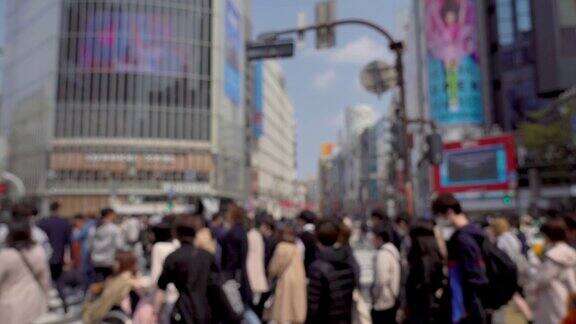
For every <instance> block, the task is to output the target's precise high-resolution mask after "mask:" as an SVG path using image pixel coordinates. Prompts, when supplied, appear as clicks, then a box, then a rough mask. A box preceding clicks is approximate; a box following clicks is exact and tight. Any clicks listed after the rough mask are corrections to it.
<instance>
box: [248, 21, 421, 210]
mask: <svg viewBox="0 0 576 324" xmlns="http://www.w3.org/2000/svg"><path fill="white" fill-rule="evenodd" d="M344 25H355V26H364V27H368V28H370V29H372V30H374V31H376V32H378V33H379V34H380V35H382V36H383V37H384V38H385V39H386V41H387V42H388V48H390V50H391V51H393V52H394V53H395V70H396V85H397V86H398V89H399V97H400V98H399V107H398V110H397V114H396V115H397V118H398V120H399V121H400V122H401V124H402V126H403V127H402V128H403V133H404V135H403V136H404V139H405V143H406V147H405V148H404V150H402V154H401V158H402V161H403V166H404V168H403V176H404V188H405V194H407V195H405V198H406V199H407V201H406V203H405V204H404V211H405V212H407V213H408V215H409V216H412V212H413V210H414V208H413V204H414V201H413V199H411V197H413V195H412V194H408V192H406V191H407V190H412V172H411V165H410V163H411V161H410V150H409V146H410V144H409V143H410V134H409V132H408V123H409V121H408V115H407V112H406V89H405V84H404V61H403V53H404V44H403V43H402V42H401V41H397V40H396V39H394V37H392V35H391V34H390V33H389V32H388V31H387V30H386V29H384V28H383V27H381V26H379V25H377V24H375V23H372V22H370V21H368V20H364V19H341V20H335V21H328V22H326V23H317V24H314V25H308V26H304V27H297V28H290V29H284V30H279V31H271V32H267V33H264V34H261V35H260V37H258V39H259V40H260V41H261V42H262V43H266V42H269V43H270V44H273V43H274V42H275V41H276V40H277V39H278V38H279V37H281V36H285V35H290V34H295V35H299V36H300V37H302V36H301V35H304V33H306V32H308V31H318V30H324V31H326V30H329V31H332V30H334V28H335V27H336V26H344ZM325 34H326V33H325ZM328 35H330V37H331V38H332V37H333V34H332V33H328ZM320 43H321V44H324V43H322V42H320ZM328 43H332V39H330V41H329V42H328ZM256 58H257V57H254V58H253V59H256Z"/></svg>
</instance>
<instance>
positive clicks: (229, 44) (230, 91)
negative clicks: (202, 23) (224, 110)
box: [224, 0, 242, 106]
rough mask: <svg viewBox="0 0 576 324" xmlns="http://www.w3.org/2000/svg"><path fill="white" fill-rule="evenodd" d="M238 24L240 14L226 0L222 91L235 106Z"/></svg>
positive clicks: (238, 91) (238, 82)
mask: <svg viewBox="0 0 576 324" xmlns="http://www.w3.org/2000/svg"><path fill="white" fill-rule="evenodd" d="M240 28H241V26H240V14H239V12H238V8H237V7H236V6H235V4H234V3H233V2H232V1H231V0H228V1H226V16H225V28H224V30H225V33H226V35H225V43H224V52H225V53H224V56H225V57H224V91H225V93H226V96H227V97H228V98H229V99H230V101H232V103H233V104H235V105H236V106H239V105H240V97H241V89H242V86H241V76H240V66H241V62H240V59H241V56H240V55H241V51H242V37H241V29H240Z"/></svg>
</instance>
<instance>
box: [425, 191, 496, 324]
mask: <svg viewBox="0 0 576 324" xmlns="http://www.w3.org/2000/svg"><path fill="white" fill-rule="evenodd" d="M432 212H433V213H434V215H436V217H437V220H438V222H439V223H442V224H445V225H447V226H453V227H454V228H455V229H456V230H455V232H454V233H453V234H452V236H451V237H450V240H449V241H448V272H449V282H450V290H451V296H452V301H451V304H452V322H453V323H467V324H468V323H470V324H484V323H489V322H490V319H489V317H488V313H487V311H486V309H485V308H484V306H483V305H482V301H481V299H480V298H481V294H482V291H483V288H484V287H485V286H486V285H487V284H488V277H487V274H486V271H485V269H484V266H483V264H484V260H483V257H482V251H481V247H480V245H479V243H478V242H482V241H483V240H484V239H485V237H484V233H483V232H482V229H481V228H480V226H478V225H477V224H473V223H471V222H470V220H469V219H468V217H467V216H466V215H465V214H464V213H463V211H462V207H461V206H460V202H458V200H457V199H456V198H455V197H454V196H453V195H452V194H449V193H443V194H440V195H439V196H438V197H437V198H436V199H435V200H434V201H433V202H432Z"/></svg>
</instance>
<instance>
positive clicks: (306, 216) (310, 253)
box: [297, 210, 318, 275]
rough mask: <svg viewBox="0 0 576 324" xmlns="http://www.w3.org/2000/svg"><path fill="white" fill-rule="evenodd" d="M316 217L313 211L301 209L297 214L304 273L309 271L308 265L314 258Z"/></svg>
mask: <svg viewBox="0 0 576 324" xmlns="http://www.w3.org/2000/svg"><path fill="white" fill-rule="evenodd" d="M317 218H318V217H317V216H316V214H315V213H314V212H313V211H310V210H303V211H302V212H300V214H299V215H298V219H297V222H298V229H299V230H298V238H299V239H300V241H301V242H302V244H303V245H304V268H305V269H306V274H307V275H308V273H309V272H310V265H311V264H312V262H314V260H315V259H316V250H317V248H316V237H315V236H314V230H315V225H314V223H315V222H316V219H317Z"/></svg>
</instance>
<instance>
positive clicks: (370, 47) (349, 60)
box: [328, 36, 390, 64]
mask: <svg viewBox="0 0 576 324" xmlns="http://www.w3.org/2000/svg"><path fill="white" fill-rule="evenodd" d="M328 58H329V60H330V61H331V62H333V63H346V64H364V63H369V62H370V61H371V60H375V59H379V60H387V59H389V58H390V52H389V51H388V50H387V49H386V46H385V45H384V41H382V43H378V42H376V41H374V40H373V39H372V38H370V37H367V36H362V37H360V38H357V39H355V40H353V41H351V42H350V43H348V44H346V45H344V46H342V47H340V48H336V49H334V50H333V51H332V52H331V53H330V54H329V56H328Z"/></svg>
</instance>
